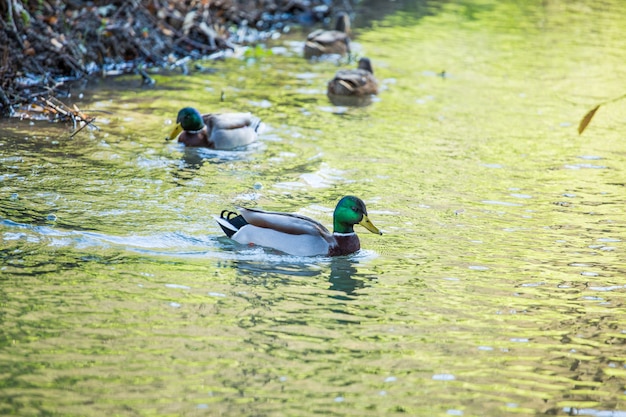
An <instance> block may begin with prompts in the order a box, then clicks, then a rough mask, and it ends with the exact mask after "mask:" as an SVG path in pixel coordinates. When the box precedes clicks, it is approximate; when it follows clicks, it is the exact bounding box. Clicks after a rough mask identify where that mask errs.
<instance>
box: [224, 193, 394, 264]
mask: <svg viewBox="0 0 626 417" xmlns="http://www.w3.org/2000/svg"><path fill="white" fill-rule="evenodd" d="M215 219H216V220H217V223H218V224H219V225H220V227H221V228H222V230H223V231H224V233H226V235H227V236H228V237H230V238H231V239H233V240H235V241H236V242H238V243H241V244H244V245H260V246H265V247H268V248H273V249H277V250H279V251H281V252H284V253H287V254H291V255H297V256H315V255H326V256H341V255H349V254H351V253H354V252H356V251H358V250H359V249H360V248H361V243H360V242H359V237H358V236H357V235H356V233H355V232H354V230H353V226H354V225H355V224H360V225H361V226H363V227H365V228H366V229H367V230H369V231H370V232H372V233H376V234H379V235H382V233H381V232H380V230H378V229H377V228H376V226H374V224H372V222H371V221H370V220H369V218H368V217H367V210H366V208H365V203H363V201H362V200H361V199H360V198H357V197H354V196H345V197H343V198H342V199H341V200H339V203H337V207H336V208H335V212H334V214H333V233H330V232H329V231H328V229H326V228H325V227H324V226H323V225H322V224H321V223H319V222H317V221H315V220H313V219H310V218H308V217H305V216H301V215H298V214H288V213H276V212H267V211H262V210H256V209H247V208H239V213H235V212H232V211H228V210H224V211H222V213H221V214H220V217H217V216H216V217H215Z"/></svg>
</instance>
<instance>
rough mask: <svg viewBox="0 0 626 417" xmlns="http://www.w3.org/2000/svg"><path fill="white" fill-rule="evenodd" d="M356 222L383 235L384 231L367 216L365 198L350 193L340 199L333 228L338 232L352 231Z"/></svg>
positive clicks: (334, 215)
mask: <svg viewBox="0 0 626 417" xmlns="http://www.w3.org/2000/svg"><path fill="white" fill-rule="evenodd" d="M355 224H360V225H361V226H363V227H365V228H366V229H367V230H369V231H370V232H372V233H376V234H377V235H382V232H381V231H380V230H378V228H377V227H376V226H374V224H373V223H372V222H371V221H370V219H369V218H368V217H367V209H366V208H365V203H364V202H363V200H361V199H360V198H358V197H354V196H351V195H348V196H345V197H343V198H342V199H341V200H339V203H337V207H335V213H334V214H333V228H334V231H335V232H336V233H352V232H354V229H353V226H354V225H355Z"/></svg>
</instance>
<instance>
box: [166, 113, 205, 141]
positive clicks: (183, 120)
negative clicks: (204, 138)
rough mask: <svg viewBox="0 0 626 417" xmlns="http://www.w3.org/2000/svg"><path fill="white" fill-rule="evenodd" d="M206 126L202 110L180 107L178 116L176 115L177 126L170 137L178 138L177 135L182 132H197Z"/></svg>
mask: <svg viewBox="0 0 626 417" xmlns="http://www.w3.org/2000/svg"><path fill="white" fill-rule="evenodd" d="M203 127H204V120H202V115H201V114H200V112H199V111H198V110H196V109H194V108H193V107H185V108H183V109H180V111H179V112H178V117H176V126H174V129H172V132H171V133H170V135H169V137H168V139H169V140H172V139H176V137H177V136H178V135H179V134H180V132H182V131H183V130H185V131H190V132H197V131H198V130H201V129H202V128H203Z"/></svg>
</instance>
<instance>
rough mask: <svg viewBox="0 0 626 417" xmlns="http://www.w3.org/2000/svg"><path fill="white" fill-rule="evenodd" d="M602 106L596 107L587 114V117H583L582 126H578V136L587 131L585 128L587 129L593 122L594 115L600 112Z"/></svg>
mask: <svg viewBox="0 0 626 417" xmlns="http://www.w3.org/2000/svg"><path fill="white" fill-rule="evenodd" d="M600 106H601V105H600V104H598V105H597V106H596V107H594V108H593V109H591V110H589V112H588V113H587V114H585V117H583V119H582V120H581V121H580V124H579V125H578V134H579V135H581V134H582V133H583V131H584V130H585V128H586V127H587V125H588V124H589V122H591V119H592V118H593V115H594V114H596V112H597V111H598V109H599V108H600Z"/></svg>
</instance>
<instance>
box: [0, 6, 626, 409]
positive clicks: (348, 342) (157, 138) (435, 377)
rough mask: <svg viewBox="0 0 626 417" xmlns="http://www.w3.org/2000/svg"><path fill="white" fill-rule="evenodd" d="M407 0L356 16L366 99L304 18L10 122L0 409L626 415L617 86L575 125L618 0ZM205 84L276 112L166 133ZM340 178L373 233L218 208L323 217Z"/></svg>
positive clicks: (607, 82) (612, 53) (616, 59)
mask: <svg viewBox="0 0 626 417" xmlns="http://www.w3.org/2000/svg"><path fill="white" fill-rule="evenodd" d="M408 9H409V10H411V11H410V12H402V11H399V12H396V13H394V14H392V15H389V16H387V17H386V18H385V19H384V20H382V21H380V20H379V21H374V22H372V23H371V26H368V27H367V28H364V29H361V30H360V31H358V33H357V36H356V41H357V43H358V45H357V50H358V54H360V55H366V56H368V57H370V58H371V59H372V61H373V64H374V69H375V73H376V76H377V77H378V79H379V80H380V82H381V86H382V88H381V92H380V94H379V97H378V99H377V100H376V101H375V102H374V103H373V104H372V105H371V106H369V107H366V108H340V107H334V106H332V105H331V104H330V103H329V102H328V100H327V98H326V96H325V84H326V82H327V80H328V79H330V78H332V75H333V74H334V72H335V71H336V70H337V68H339V67H338V66H337V65H336V64H335V63H333V62H319V63H309V62H306V61H304V60H302V59H301V58H300V57H299V54H300V50H299V48H301V47H302V44H301V43H300V42H299V40H301V37H300V36H297V35H296V34H293V35H292V36H290V37H287V38H285V39H281V40H279V42H277V43H276V44H274V45H269V46H270V47H273V48H274V53H273V54H264V53H261V52H257V54H256V56H250V55H248V56H247V57H243V58H240V59H237V58H233V59H229V60H226V61H220V62H203V63H201V64H202V66H203V68H204V71H199V70H197V69H195V70H193V71H192V75H191V76H180V75H173V76H161V75H158V74H157V75H155V78H156V80H157V86H156V87H155V88H145V89H141V88H139V79H138V77H137V79H135V78H132V77H129V78H127V79H124V80H120V81H119V82H117V83H116V85H114V86H110V85H106V86H101V87H100V88H98V89H95V90H89V91H86V92H85V93H84V94H85V96H84V98H83V100H82V101H79V104H80V107H81V108H83V109H86V111H88V112H89V111H91V112H93V114H97V115H98V116H99V117H98V125H99V126H100V128H101V131H99V132H97V131H91V132H89V131H83V132H81V133H79V134H78V135H77V136H75V137H74V138H73V139H68V136H69V134H68V131H67V128H66V127H65V126H56V125H49V124H47V123H39V122H37V123H34V124H30V123H29V122H27V121H24V122H18V121H15V120H10V121H3V125H2V129H3V130H2V131H1V135H0V137H1V139H0V161H1V162H2V172H0V239H1V242H2V247H1V254H2V260H1V278H0V283H1V284H0V319H1V321H2V330H1V331H0V375H1V377H0V414H3V415H4V414H12V413H13V414H19V415H25V416H26V415H49V416H57V415H58V416H61V415H62V416H102V415H120V416H122V415H123V416H126V415H128V416H136V415H141V416H144V415H146V416H149V415H172V416H175V415H211V416H218V415H223V416H307V415H336V416H381V415H384V416H389V415H398V416H399V415H403V416H406V415H419V416H438V415H440V416H446V415H452V416H460V415H463V416H504V415H524V416H536V415H570V414H571V415H589V416H598V417H600V416H618V417H624V416H626V353H625V352H626V346H625V341H626V310H625V309H624V303H625V301H626V300H625V298H626V277H625V275H626V261H625V259H626V257H625V255H624V249H625V247H624V239H626V237H625V236H626V233H625V231H626V230H625V221H626V215H625V214H624V203H625V201H626V190H625V188H624V187H625V175H626V174H625V172H624V167H626V139H625V137H624V132H625V129H626V125H625V124H624V114H626V100H625V101H617V102H615V103H611V104H607V105H605V106H603V107H602V108H601V109H600V111H599V112H598V113H597V115H596V117H595V118H594V120H593V121H592V123H591V124H590V125H589V127H588V129H587V131H586V132H585V133H584V134H583V135H581V136H579V135H578V134H577V131H576V129H577V125H578V121H579V120H580V119H581V118H582V116H583V115H584V114H585V113H586V112H587V111H588V110H589V109H591V108H593V107H594V106H595V105H597V104H599V103H601V102H603V101H605V100H608V99H611V98H614V97H617V96H619V95H622V94H624V93H626V84H624V79H626V66H625V65H624V63H625V62H626V49H625V48H624V43H623V40H624V38H625V36H626V15H624V13H623V6H622V4H621V3H620V2H618V1H605V2H597V4H596V3H592V2H569V1H567V2H566V1H548V2H539V1H533V2H513V1H498V2H491V1H469V2H450V3H449V4H446V5H443V6H438V7H437V8H432V9H423V8H422V7H415V5H413V6H411V5H409V6H408ZM419 13H427V14H428V16H425V17H424V16H422V15H420V14H419ZM349 65H350V66H353V65H354V64H349ZM208 69H211V71H209V70H208ZM222 93H223V96H224V101H223V102H222V101H220V97H221V95H222ZM189 104H191V105H193V106H196V107H198V108H200V109H201V110H202V111H206V112H208V111H216V110H221V111H252V112H254V113H255V114H257V115H259V116H261V117H262V118H263V120H264V121H265V123H266V129H265V131H264V132H263V134H262V135H261V138H260V141H259V143H257V144H255V145H253V146H250V147H249V148H247V149H245V150H241V151H235V152H224V151H222V152H213V151H207V150H197V149H183V148H181V147H180V146H179V145H177V144H175V143H167V142H165V141H164V137H165V136H166V134H167V133H168V132H169V130H170V129H171V122H172V120H173V119H174V118H175V116H176V112H177V111H178V109H179V108H180V107H182V106H183V105H189ZM98 112H102V113H98ZM345 194H354V195H357V196H360V197H361V198H362V199H363V200H365V202H366V203H367V205H368V209H369V212H370V218H371V219H372V221H373V222H374V223H375V224H376V225H377V226H378V227H379V228H380V229H381V230H382V231H383V232H384V235H383V236H376V235H373V234H370V233H368V232H367V231H366V230H364V229H362V228H360V229H358V230H357V231H358V232H359V235H360V237H361V241H362V246H363V249H362V250H361V251H360V252H359V253H357V254H355V255H352V256H348V257H343V258H336V259H330V258H324V257H319V258H301V257H293V256H285V255H281V254H279V253H275V252H271V251H265V250H263V249H261V248H254V247H239V246H237V245H236V244H234V243H233V242H232V241H230V240H228V239H226V238H225V237H222V233H221V232H220V230H219V228H218V226H217V225H216V224H215V222H214V220H213V217H212V216H213V215H216V214H219V212H220V211H221V210H222V209H233V208H234V207H235V206H237V205H247V206H255V207H261V208H264V209H272V210H281V211H289V212H298V213H301V214H305V215H309V216H311V217H314V218H316V219H319V220H320V221H322V222H323V223H325V224H327V225H329V226H330V224H331V216H332V209H333V207H334V205H335V203H336V201H337V200H338V199H339V198H340V197H341V196H343V195H345ZM357 227H358V226H357Z"/></svg>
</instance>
